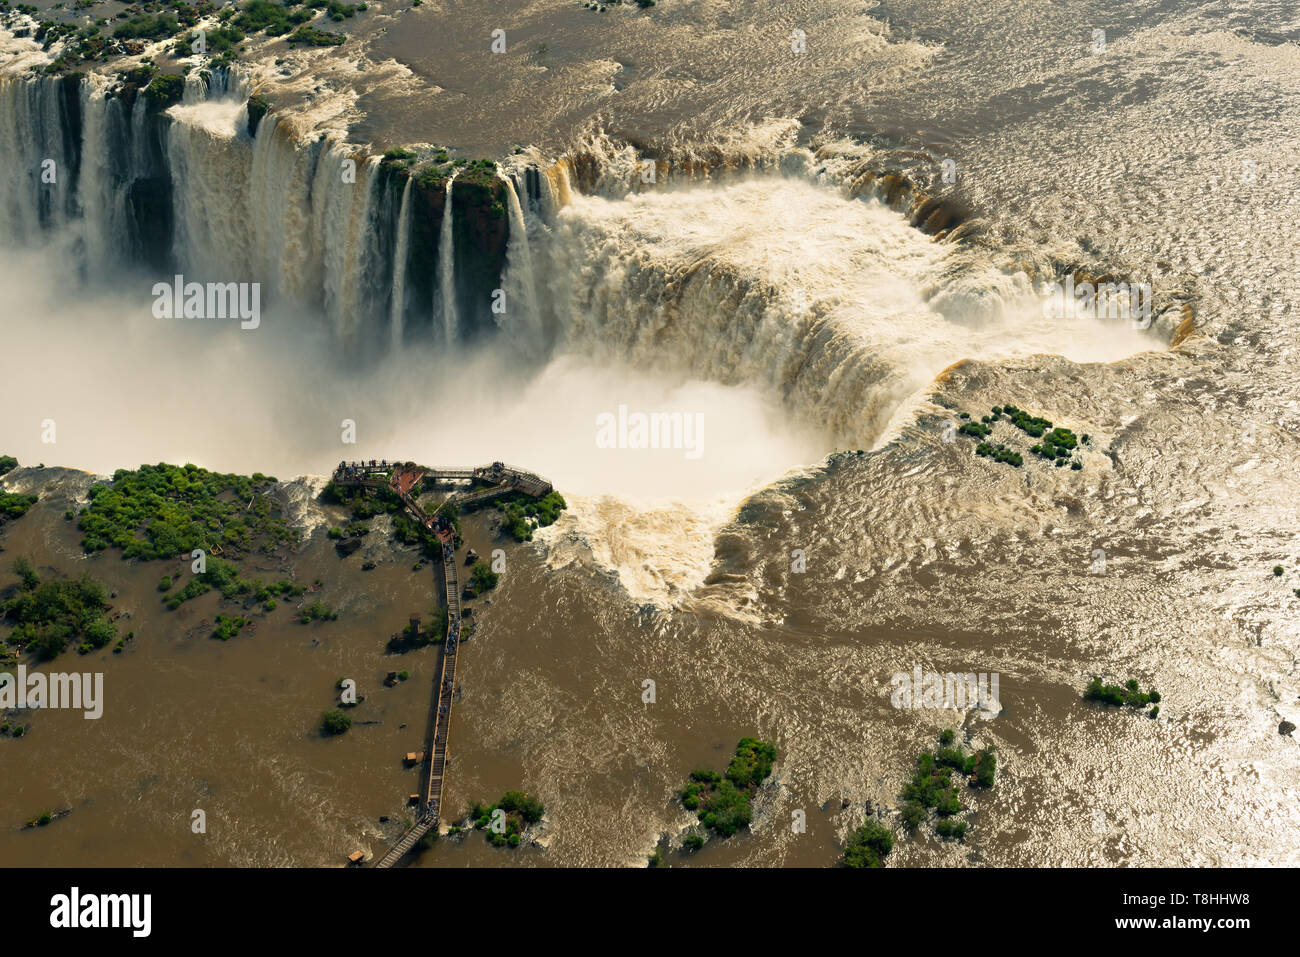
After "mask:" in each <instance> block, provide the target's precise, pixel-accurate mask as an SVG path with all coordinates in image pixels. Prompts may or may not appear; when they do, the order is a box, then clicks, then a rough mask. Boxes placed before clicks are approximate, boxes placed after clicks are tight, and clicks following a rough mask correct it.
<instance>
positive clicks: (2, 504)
mask: <svg viewBox="0 0 1300 957" xmlns="http://www.w3.org/2000/svg"><path fill="white" fill-rule="evenodd" d="M16 468H18V460H17V459H16V458H14V457H13V456H12V455H0V476H3V475H7V474H9V473H10V472H12V471H13V470H14V469H16ZM38 499H39V496H36V495H21V494H19V493H17V492H6V491H4V490H3V489H0V525H4V523H5V522H7V521H9V520H10V519H15V518H22V517H23V516H24V515H26V514H27V512H28V511H29V510H30V509H31V507H32V506H33V505H35V504H36V502H37V501H38Z"/></svg>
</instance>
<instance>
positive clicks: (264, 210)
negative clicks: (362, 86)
mask: <svg viewBox="0 0 1300 957" xmlns="http://www.w3.org/2000/svg"><path fill="white" fill-rule="evenodd" d="M247 94H248V84H247V81H246V79H245V78H244V77H243V76H242V75H240V74H239V73H237V72H235V71H230V70H223V69H218V70H213V71H212V72H211V73H208V72H207V71H192V72H191V73H190V74H189V75H188V76H187V77H186V80H185V85H184V92H183V95H182V99H181V102H180V103H178V104H176V105H174V106H172V107H170V108H169V109H167V110H166V111H165V112H161V113H160V112H158V111H157V110H156V109H155V108H154V104H153V103H151V102H150V98H149V97H148V96H147V95H145V94H144V93H143V92H136V94H135V95H134V100H133V101H129V100H128V99H127V98H126V96H125V95H124V89H123V87H122V86H121V84H120V83H118V82H116V81H114V80H110V79H106V78H103V77H99V76H96V75H90V76H87V77H84V78H77V79H70V78H51V77H43V78H16V77H0V162H2V163H4V164H5V166H6V168H7V169H9V170H10V171H11V174H10V175H8V176H5V177H3V178H0V229H2V230H3V233H2V235H3V238H4V240H5V241H7V242H16V243H33V242H36V241H38V240H43V239H58V240H60V241H68V240H70V241H71V245H70V247H69V248H70V250H72V251H73V252H75V253H76V254H77V255H78V264H79V265H81V266H84V267H85V272H86V273H87V274H88V275H89V276H91V277H95V276H111V275H115V274H118V273H120V272H121V270H122V267H124V266H129V267H135V268H144V269H146V270H147V272H148V275H147V276H146V278H147V279H152V278H170V276H171V275H172V274H173V272H181V273H183V274H184V275H185V276H186V278H187V279H192V280H197V281H201V282H202V281H217V282H231V281H235V282H258V283H261V284H262V285H263V287H264V289H263V293H264V294H263V299H262V302H263V305H264V306H265V305H267V304H269V303H270V302H272V301H273V300H275V299H277V298H278V299H280V300H282V301H283V300H288V301H291V302H292V303H293V304H294V305H296V306H299V307H301V309H302V310H303V311H304V314H305V315H310V313H311V312H312V311H315V312H316V313H317V314H318V315H319V314H323V316H322V318H323V319H324V321H325V322H326V323H327V325H328V327H329V328H330V329H332V330H334V332H335V333H336V335H337V336H338V338H339V339H340V340H341V341H342V342H344V343H346V344H349V345H361V344H365V340H366V337H367V334H368V331H369V330H377V329H378V328H379V327H380V326H381V325H382V324H384V323H386V322H387V321H389V319H390V317H391V314H392V305H391V303H390V289H389V286H390V272H389V263H390V261H391V260H392V258H393V257H392V255H391V252H392V250H393V246H394V245H395V244H396V243H397V242H398V241H399V239H398V238H396V234H397V232H398V231H399V230H401V229H406V228H409V227H408V221H409V218H410V215H411V212H412V210H411V207H410V206H409V205H408V208H407V210H406V212H404V213H403V214H401V215H400V216H399V215H398V213H397V208H396V204H395V203H390V202H379V190H378V180H379V177H378V175H377V171H378V169H379V163H380V161H379V159H378V158H377V157H373V156H367V155H365V154H364V153H362V152H361V148H360V147H356V146H349V145H346V144H343V143H341V142H338V141H336V140H335V139H331V138H328V137H325V136H322V135H319V134H307V135H301V134H299V133H298V132H297V131H296V130H295V128H294V126H293V124H292V122H289V121H286V120H284V119H283V118H282V117H280V116H278V115H277V114H274V113H272V114H268V115H267V116H265V117H264V118H263V120H262V122H261V123H260V124H259V126H258V128H257V136H256V137H255V138H250V137H249V135H248V113H247V108H246V106H245V103H246V100H247ZM128 103H131V105H130V106H128ZM46 160H52V161H53V165H52V167H51V164H50V163H47V162H45V161H46ZM345 160H347V161H352V162H354V163H355V169H351V168H347V167H345V164H344V161H345ZM47 168H48V169H51V170H52V172H51V173H50V174H49V175H52V176H53V178H54V180H55V181H54V182H53V183H42V181H41V180H42V173H43V171H45V170H46V169H47ZM352 173H355V175H351V174H352ZM407 248H409V244H408V246H407ZM398 294H399V295H401V297H402V298H403V301H404V300H405V296H404V292H403V291H402V290H400V289H399V290H398ZM370 338H371V339H372V341H373V339H374V337H373V336H371V337H370ZM388 339H389V337H387V336H385V337H383V339H382V341H381V343H380V344H381V345H382V346H383V348H385V349H386V348H387V346H388Z"/></svg>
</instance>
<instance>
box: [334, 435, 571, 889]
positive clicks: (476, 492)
mask: <svg viewBox="0 0 1300 957" xmlns="http://www.w3.org/2000/svg"><path fill="white" fill-rule="evenodd" d="M425 480H430V484H432V485H449V484H453V483H456V484H459V483H468V485H467V487H465V488H461V489H457V490H456V491H454V492H453V493H451V494H450V495H448V496H447V498H446V499H444V500H443V501H442V502H441V503H439V506H438V509H437V510H435V513H434V515H432V516H430V515H429V514H428V513H426V512H425V511H424V509H423V508H421V507H420V505H419V503H418V502H416V500H415V499H416V494H418V493H416V492H415V489H416V486H417V485H420V483H422V482H424V481H425ZM334 483H335V484H336V485H340V486H343V487H346V488H371V489H388V490H390V491H392V492H393V493H395V494H396V495H397V497H398V498H399V499H401V502H402V505H403V506H404V507H405V508H406V510H407V511H408V512H409V513H410V514H411V517H412V518H414V519H415V520H416V521H417V522H419V524H420V527H421V528H423V529H424V530H425V532H426V533H427V534H430V535H432V536H434V537H435V538H437V540H438V541H439V542H440V543H441V545H442V548H441V550H440V557H441V565H442V577H443V586H444V589H445V591H446V596H447V640H446V642H445V644H444V645H443V647H442V653H441V655H440V656H439V661H438V669H437V672H438V673H437V675H436V676H435V677H434V681H433V689H432V701H431V703H430V705H429V722H428V726H427V728H426V730H425V738H426V741H427V742H428V746H427V747H426V748H425V755H426V758H425V765H424V790H423V793H422V794H421V796H420V807H419V813H418V814H417V816H416V819H415V823H414V824H413V825H411V827H409V828H408V829H407V830H406V831H405V833H403V834H402V836H401V837H400V838H398V839H397V841H396V843H394V844H393V846H392V847H390V848H389V849H388V850H387V852H385V854H384V855H383V857H381V858H379V860H378V861H376V862H375V864H374V866H375V867H392V866H393V865H394V864H396V863H397V862H398V861H400V860H401V859H402V858H403V857H404V856H406V853H407V852H408V851H410V850H411V849H412V848H413V847H415V845H416V844H417V843H419V841H420V839H421V838H423V837H424V836H425V835H426V834H427V833H429V831H432V830H435V829H436V828H437V827H438V821H439V819H440V817H441V814H442V784H443V779H444V775H445V773H446V769H447V741H448V738H449V736H450V734H451V707H452V696H453V694H454V693H455V689H456V660H457V658H458V657H459V653H460V635H461V612H460V580H459V579H458V578H457V575H456V551H455V541H454V539H455V532H454V530H453V528H452V526H451V523H450V522H449V521H448V520H447V519H445V518H443V517H441V516H440V515H439V514H438V511H440V510H441V509H442V508H443V506H446V505H453V506H455V507H457V508H459V507H461V506H463V505H472V504H476V503H479V502H485V501H488V500H490V499H493V498H497V497H498V496H501V495H508V494H511V493H514V492H522V493H524V494H525V495H530V496H533V497H535V498H540V497H542V496H543V495H546V494H548V493H549V492H550V491H551V489H552V486H551V483H550V482H548V481H547V480H546V479H544V478H542V477H541V476H540V475H535V474H534V473H532V472H529V471H527V470H525V469H520V468H516V467H514V466H512V465H506V464H505V463H504V462H493V463H492V464H491V465H484V466H479V467H477V468H424V467H422V466H417V465H415V464H414V463H413V462H405V463H395V462H385V461H375V460H373V459H372V460H370V461H369V462H340V463H339V467H338V468H337V469H336V470H335V471H334Z"/></svg>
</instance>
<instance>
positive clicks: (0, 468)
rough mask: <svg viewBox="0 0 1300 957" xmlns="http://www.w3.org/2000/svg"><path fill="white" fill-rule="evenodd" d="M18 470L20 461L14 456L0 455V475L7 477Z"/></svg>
mask: <svg viewBox="0 0 1300 957" xmlns="http://www.w3.org/2000/svg"><path fill="white" fill-rule="evenodd" d="M16 468H18V460H17V459H16V458H14V457H13V456H12V455H0V475H5V474H6V473H8V472H12V471H13V470H14V469H16Z"/></svg>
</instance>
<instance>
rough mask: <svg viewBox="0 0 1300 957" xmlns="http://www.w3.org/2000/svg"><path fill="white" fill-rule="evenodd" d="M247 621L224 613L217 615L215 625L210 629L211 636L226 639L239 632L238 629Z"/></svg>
mask: <svg viewBox="0 0 1300 957" xmlns="http://www.w3.org/2000/svg"><path fill="white" fill-rule="evenodd" d="M245 624H247V622H246V621H245V620H244V619H243V618H228V617H226V616H225V615H218V616H217V622H216V627H215V628H214V629H213V631H212V637H213V638H220V639H221V640H222V641H228V640H229V639H231V638H234V637H235V635H237V634H239V632H240V629H242V628H243V627H244V625H245Z"/></svg>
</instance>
